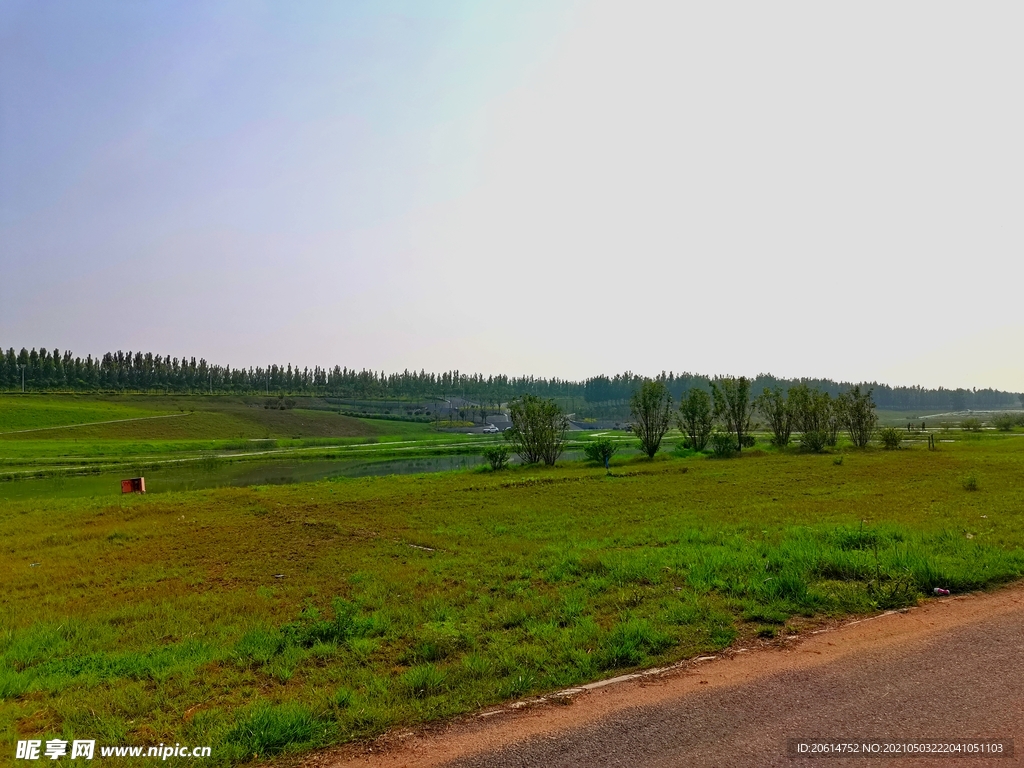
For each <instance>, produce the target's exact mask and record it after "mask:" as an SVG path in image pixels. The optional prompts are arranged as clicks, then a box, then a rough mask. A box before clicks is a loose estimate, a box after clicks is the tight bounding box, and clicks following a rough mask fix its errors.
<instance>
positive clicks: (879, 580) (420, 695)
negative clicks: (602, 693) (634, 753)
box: [0, 425, 1024, 764]
mask: <svg viewBox="0 0 1024 768" xmlns="http://www.w3.org/2000/svg"><path fill="white" fill-rule="evenodd" d="M413 426H417V425H413ZM447 437H450V436H447ZM845 456H846V458H845V460H844V462H843V463H842V464H841V465H837V464H835V463H834V461H833V456H831V455H804V454H800V453H798V452H795V451H794V452H780V451H763V450H755V451H749V452H747V451H745V452H744V455H743V457H742V458H739V459H731V460H712V459H705V458H703V457H695V456H690V457H685V458H674V457H671V456H668V455H666V456H665V457H664V458H659V460H656V461H654V462H646V461H643V460H637V459H631V460H625V461H619V462H617V464H616V465H615V466H613V473H612V475H611V476H608V475H607V474H606V473H605V471H604V468H603V467H591V466H585V465H567V466H559V467H556V468H553V469H538V468H525V469H523V468H520V469H513V470H505V471H503V472H494V473H491V472H463V473H443V474H438V475H430V476H411V477H389V478H372V479H361V480H344V481H336V482H324V483H315V484H306V485H295V486H274V487H268V486H264V487H254V488H241V489H238V488H225V489H219V490H215V491H207V492H195V493H182V494H167V495H163V496H150V497H131V498H123V499H118V501H117V502H116V503H105V502H101V501H89V500H71V501H57V500H51V501H35V502H12V503H6V504H5V503H2V502H0V540H2V541H3V547H4V556H3V558H0V580H2V583H3V584H4V601H3V603H2V607H0V628H2V629H0V699H2V702H0V730H2V732H3V733H4V736H5V738H6V740H7V741H8V742H11V741H13V740H15V739H16V738H24V734H32V735H38V736H40V737H42V738H46V737H51V736H59V737H62V738H70V737H79V738H81V737H86V738H97V739H101V740H105V741H106V742H109V743H122V742H123V743H138V744H151V743H159V742H161V741H163V742H165V743H174V742H181V743H182V744H200V745H205V744H211V745H213V747H214V749H213V758H212V762H213V763H217V764H230V763H237V762H240V761H243V760H245V759H248V758H250V757H252V756H254V755H271V754H275V753H278V752H282V751H292V750H301V749H306V748H312V747H316V746H322V745H327V744H332V743H337V742H343V741H348V740H352V739H360V738H367V737H371V736H374V735H376V734H379V733H381V732H382V731H384V730H387V729H388V728H391V727H395V726H398V725H409V724H414V723H420V722H426V721H430V720H435V719H437V718H444V717H449V716H452V715H455V714H458V713H462V712H467V711H472V710H475V709H478V708H480V707H483V706H487V705H490V704H493V703H495V702H498V701H502V700H505V699H508V698H514V697H521V696H526V695H530V694H534V693H539V692H543V691H550V690H554V689H558V688H561V687H566V686H572V685H576V684H579V683H581V682H584V681H587V680H593V679H596V678H599V677H602V676H605V675H610V674H613V673H616V672H618V671H620V670H624V669H632V668H637V667H643V666H646V665H652V664H662V663H666V662H670V661H673V660H677V659H681V658H686V657H690V656H693V655H697V654H702V653H707V652H713V651H715V650H717V649H720V648H723V647H726V646H728V645H729V644H730V643H732V642H734V641H735V640H736V639H737V638H748V639H754V638H758V637H762V638H770V637H773V636H775V635H778V634H785V633H788V632H791V631H795V630H796V629H798V628H799V627H800V626H802V624H801V623H802V622H805V621H807V620H808V619H809V617H817V616H841V615H847V614H852V613H864V612H870V611H873V610H880V609H885V608H891V607H898V606H903V605H907V604H910V603H912V602H914V601H916V600H918V599H920V598H921V596H922V595H926V594H928V593H929V592H930V591H931V589H932V588H933V587H934V586H943V587H947V588H950V589H953V590H954V591H956V592H964V591H968V590H974V589H981V588H985V587H988V586H991V585H994V584H998V583H1002V582H1006V581H1010V580H1013V579H1018V578H1020V577H1021V576H1022V574H1024V552H1022V550H1021V545H1022V543H1024V527H1022V525H1021V514H1022V513H1021V510H1022V509H1024V503H1022V502H1024V489H1022V487H1021V485H1020V483H1019V477H1020V471H1021V468H1022V466H1024V442H1021V441H1020V440H1019V439H1013V438H1012V437H1007V438H1003V437H999V436H982V437H979V438H978V439H976V440H972V441H969V442H960V443H955V444H942V445H941V447H940V450H937V451H927V450H925V449H923V448H922V447H919V446H918V447H914V446H911V447H908V448H907V449H905V450H901V451H898V452H884V451H881V450H869V451H866V452H861V451H847V453H846V454H845ZM684 470H685V471H684ZM968 474H970V475H973V476H974V477H976V479H977V482H976V488H977V490H975V491H973V492H968V491H966V490H965V489H964V485H963V483H962V478H963V477H964V476H966V475H968ZM33 564H35V565H33ZM19 735H20V736H19Z"/></svg>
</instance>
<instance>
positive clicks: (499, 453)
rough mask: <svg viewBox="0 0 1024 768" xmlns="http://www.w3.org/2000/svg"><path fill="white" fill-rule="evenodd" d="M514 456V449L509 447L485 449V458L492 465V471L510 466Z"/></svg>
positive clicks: (496, 446) (500, 446)
mask: <svg viewBox="0 0 1024 768" xmlns="http://www.w3.org/2000/svg"><path fill="white" fill-rule="evenodd" d="M511 456H512V449H510V448H509V447H508V446H507V445H495V446H494V447H492V448H486V449H484V458H485V459H487V461H489V462H490V464H491V469H493V470H495V471H497V470H499V469H504V468H505V467H507V466H508V460H509V458H510V457H511Z"/></svg>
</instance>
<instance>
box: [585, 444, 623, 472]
mask: <svg viewBox="0 0 1024 768" xmlns="http://www.w3.org/2000/svg"><path fill="white" fill-rule="evenodd" d="M618 449H619V446H617V445H616V444H615V443H613V442H612V441H611V440H609V439H608V438H603V439H601V440H595V441H594V442H592V443H587V444H586V445H584V446H583V455H584V456H586V457H587V460H588V461H593V462H597V463H598V464H604V468H605V469H608V462H610V461H611V460H612V456H614V455H615V452H616V451H617V450H618Z"/></svg>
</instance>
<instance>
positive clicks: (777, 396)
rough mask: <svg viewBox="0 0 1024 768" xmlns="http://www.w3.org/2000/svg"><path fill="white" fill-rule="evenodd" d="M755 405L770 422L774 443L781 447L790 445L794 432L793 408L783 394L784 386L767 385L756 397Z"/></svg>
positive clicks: (769, 426)
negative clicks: (770, 387)
mask: <svg viewBox="0 0 1024 768" xmlns="http://www.w3.org/2000/svg"><path fill="white" fill-rule="evenodd" d="M754 407H755V408H756V409H757V411H758V413H760V414H761V415H762V416H763V417H764V418H765V421H766V422H767V423H768V428H769V429H770V430H771V431H772V443H773V444H774V445H777V446H779V447H780V448H785V447H786V446H787V445H789V438H790V435H791V434H792V432H793V409H792V408H791V407H790V403H789V400H787V399H786V397H785V396H784V395H783V394H782V387H775V388H773V389H769V388H768V387H765V388H764V392H762V393H761V394H760V395H758V396H757V397H756V398H754Z"/></svg>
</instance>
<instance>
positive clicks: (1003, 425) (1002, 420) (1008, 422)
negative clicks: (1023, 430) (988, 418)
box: [992, 413, 1019, 432]
mask: <svg viewBox="0 0 1024 768" xmlns="http://www.w3.org/2000/svg"><path fill="white" fill-rule="evenodd" d="M1018 419H1019V417H1018V415H1017V414H1015V413H1001V414H999V415H998V416H996V417H994V418H993V419H992V426H993V427H995V428H996V429H998V430H999V431H1000V432H1009V431H1010V430H1011V429H1013V428H1014V427H1015V426H1017V421H1018Z"/></svg>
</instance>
